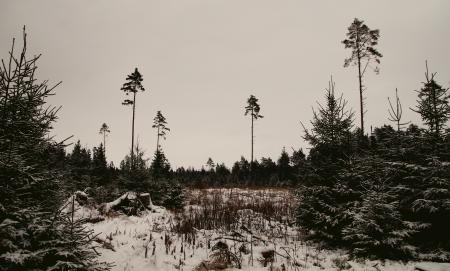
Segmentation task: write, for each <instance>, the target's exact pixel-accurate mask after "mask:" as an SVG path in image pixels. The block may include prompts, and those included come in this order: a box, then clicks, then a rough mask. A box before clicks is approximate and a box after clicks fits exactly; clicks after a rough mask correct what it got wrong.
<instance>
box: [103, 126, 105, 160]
mask: <svg viewBox="0 0 450 271" xmlns="http://www.w3.org/2000/svg"><path fill="white" fill-rule="evenodd" d="M103 155H104V156H105V158H106V132H103Z"/></svg>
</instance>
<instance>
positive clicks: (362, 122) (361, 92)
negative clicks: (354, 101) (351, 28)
mask: <svg viewBox="0 0 450 271" xmlns="http://www.w3.org/2000/svg"><path fill="white" fill-rule="evenodd" d="M356 35H357V36H356V43H357V46H358V79H359V103H360V110H361V112H360V113H361V136H364V101H363V85H362V76H363V75H362V74H361V55H360V50H359V35H358V34H356Z"/></svg>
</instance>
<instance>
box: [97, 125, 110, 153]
mask: <svg viewBox="0 0 450 271" xmlns="http://www.w3.org/2000/svg"><path fill="white" fill-rule="evenodd" d="M109 133H111V131H110V130H109V126H108V125H107V124H106V123H103V124H102V127H100V132H99V134H101V135H102V136H103V151H104V152H105V157H106V137H107V136H108V134H109Z"/></svg>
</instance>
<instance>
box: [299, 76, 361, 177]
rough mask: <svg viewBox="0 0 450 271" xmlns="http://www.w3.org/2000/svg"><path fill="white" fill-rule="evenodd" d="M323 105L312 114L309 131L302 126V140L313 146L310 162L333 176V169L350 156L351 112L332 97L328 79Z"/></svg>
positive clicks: (345, 102)
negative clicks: (303, 133)
mask: <svg viewBox="0 0 450 271" xmlns="http://www.w3.org/2000/svg"><path fill="white" fill-rule="evenodd" d="M325 99H326V104H325V105H324V106H322V105H321V104H319V108H318V111H316V110H313V120H312V121H311V125H312V129H311V130H310V131H309V130H308V129H306V128H305V127H304V126H303V128H304V131H305V135H304V137H303V138H304V139H305V140H306V141H307V142H308V143H309V144H310V145H311V146H312V149H311V151H310V155H309V156H310V159H311V162H312V163H313V164H315V165H316V166H317V167H318V168H321V169H323V170H324V172H327V171H328V173H329V174H330V175H334V173H333V172H334V171H333V170H332V169H333V166H334V165H338V164H339V162H340V160H341V159H343V158H346V157H348V156H349V154H350V153H351V140H352V139H351V138H352V136H351V128H352V127H353V112H352V111H348V110H347V109H346V106H347V101H346V100H344V99H343V97H342V95H341V96H340V97H337V96H336V94H335V83H334V82H333V78H331V80H330V82H329V85H328V89H326V92H325Z"/></svg>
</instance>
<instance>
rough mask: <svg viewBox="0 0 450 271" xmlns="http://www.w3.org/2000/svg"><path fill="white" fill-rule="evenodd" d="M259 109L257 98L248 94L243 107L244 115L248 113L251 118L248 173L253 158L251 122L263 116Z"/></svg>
mask: <svg viewBox="0 0 450 271" xmlns="http://www.w3.org/2000/svg"><path fill="white" fill-rule="evenodd" d="M260 110H261V108H260V106H259V104H258V99H257V98H256V97H255V96H253V95H250V97H249V98H248V99H247V106H246V107H245V115H246V116H247V115H248V114H250V117H251V120H252V125H251V145H252V148H251V158H250V174H251V172H252V164H253V162H254V159H253V139H254V136H253V123H254V121H255V120H257V119H259V118H263V116H262V115H260V114H259V111H260Z"/></svg>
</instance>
